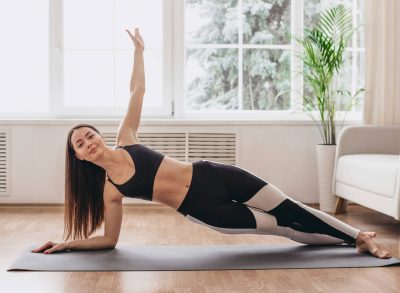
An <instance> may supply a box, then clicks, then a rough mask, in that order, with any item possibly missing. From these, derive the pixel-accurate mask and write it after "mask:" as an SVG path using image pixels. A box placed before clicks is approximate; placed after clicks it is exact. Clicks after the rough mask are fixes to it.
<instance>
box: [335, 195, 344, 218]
mask: <svg viewBox="0 0 400 293" xmlns="http://www.w3.org/2000/svg"><path fill="white" fill-rule="evenodd" d="M345 211H346V200H345V199H343V198H341V197H339V196H336V207H335V212H334V214H335V215H337V214H340V213H343V212H345Z"/></svg>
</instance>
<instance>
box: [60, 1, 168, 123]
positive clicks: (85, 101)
mask: <svg viewBox="0 0 400 293" xmlns="http://www.w3.org/2000/svg"><path fill="white" fill-rule="evenodd" d="M145 3H146V5H143V1H140V0H135V1H132V0H118V1H117V0H103V1H98V0H85V1H80V0H68V1H63V7H62V9H61V11H62V14H63V20H64V21H63V31H60V32H59V34H60V35H63V42H62V45H61V48H62V57H63V60H62V61H63V62H62V63H63V66H62V72H61V73H60V76H62V79H61V80H60V84H62V85H63V90H62V91H61V93H60V95H59V99H58V103H57V107H56V110H57V112H58V113H59V114H61V115H63V114H64V115H69V114H71V115H73V114H76V113H81V114H82V115H85V116H87V115H91V114H92V115H96V116H98V115H99V114H103V115H110V114H115V115H118V114H122V113H125V112H126V106H127V105H128V102H129V98H130V96H129V83H130V77H131V72H132V66H133V52H134V51H133V48H134V46H133V43H132V41H131V39H130V38H129V36H128V34H127V32H126V31H125V29H130V30H133V27H132V26H136V27H139V28H140V32H141V34H142V35H143V36H144V40H145V51H144V60H145V71H146V95H145V99H144V101H143V110H142V113H143V115H146V114H164V115H168V114H169V113H170V107H169V106H168V105H170V92H169V91H170V89H169V87H168V84H169V83H170V80H169V79H168V78H164V77H165V72H166V71H167V70H168V67H170V64H169V63H168V62H169V59H168V53H169V51H168V48H166V46H165V43H164V38H163V36H164V33H165V29H168V28H169V26H168V25H165V22H169V21H170V19H169V18H168V17H165V12H166V11H168V10H167V9H166V8H165V7H164V6H165V5H164V1H163V0H147V1H146V2H145ZM88 20H89V21H88Z"/></svg>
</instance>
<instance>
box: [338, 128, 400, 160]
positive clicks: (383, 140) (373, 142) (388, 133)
mask: <svg viewBox="0 0 400 293" xmlns="http://www.w3.org/2000/svg"><path fill="white" fill-rule="evenodd" d="M350 154H391V155H398V154H400V125H392V126H377V125H361V126H347V127H345V128H343V130H342V131H341V132H340V134H339V137H338V144H337V150H336V157H337V158H338V157H340V156H343V155H350Z"/></svg>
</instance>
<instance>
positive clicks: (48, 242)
mask: <svg viewBox="0 0 400 293" xmlns="http://www.w3.org/2000/svg"><path fill="white" fill-rule="evenodd" d="M54 245H55V243H54V242H53V241H47V242H46V243H45V244H43V245H42V246H40V247H38V248H35V249H32V252H41V251H43V250H45V249H46V248H49V247H53V246H54Z"/></svg>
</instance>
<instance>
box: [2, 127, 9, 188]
mask: <svg viewBox="0 0 400 293" xmlns="http://www.w3.org/2000/svg"><path fill="white" fill-rule="evenodd" d="M9 159H10V130H8V129H7V130H4V129H0V196H2V195H10V184H9V182H10V180H9V178H10V176H9V175H10V168H9V166H10V160H9Z"/></svg>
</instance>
